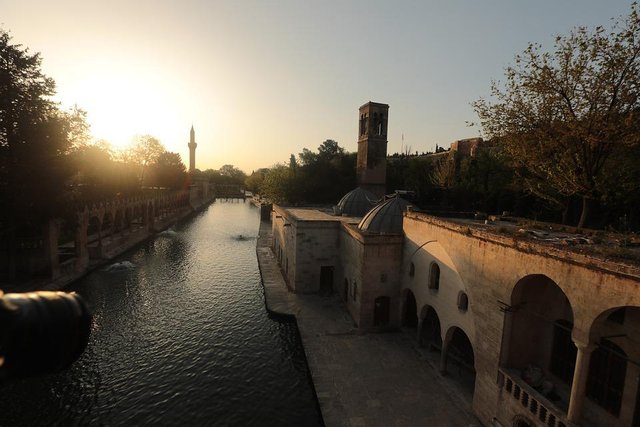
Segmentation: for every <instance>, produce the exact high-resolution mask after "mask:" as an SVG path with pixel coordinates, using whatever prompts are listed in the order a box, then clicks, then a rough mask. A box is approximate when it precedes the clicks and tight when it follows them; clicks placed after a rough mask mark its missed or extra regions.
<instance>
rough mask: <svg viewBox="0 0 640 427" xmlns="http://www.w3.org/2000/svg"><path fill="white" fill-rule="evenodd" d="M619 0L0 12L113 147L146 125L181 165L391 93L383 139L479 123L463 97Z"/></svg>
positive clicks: (66, 5)
mask: <svg viewBox="0 0 640 427" xmlns="http://www.w3.org/2000/svg"><path fill="white" fill-rule="evenodd" d="M629 5H630V1H626V0H625V1H623V0H606V1H604V0H566V1H562V0H535V1H533V0H531V1H525V0H510V1H508V0H501V1H498V0H485V1H481V0H466V1H461V0H460V1H456V0H447V1H445V0H442V1H427V0H423V1H349V0H335V1H329V0H325V1H313V2H312V1H302V0H301V1H278V0H273V1H267V0H264V1H244V0H229V1H213V0H210V1H206V0H200V1H196V0H180V1H178V0H173V1H168V0H135V1H134V0H127V1H121V0H109V1H104V0H100V1H96V0H56V1H50V0H42V1H36V0H0V27H1V28H3V29H4V30H6V31H10V32H11V34H12V36H13V42H14V43H20V44H22V45H24V46H26V47H28V48H29V49H30V50H31V51H33V52H41V54H42V57H43V69H44V71H45V73H46V74H47V75H49V76H50V77H52V78H53V79H55V81H56V82H57V89H58V96H57V99H58V100H59V101H60V102H61V103H62V104H63V106H71V105H73V104H78V105H79V106H80V107H81V108H83V109H85V110H87V112H88V114H89V122H90V123H91V125H92V133H93V135H94V137H96V138H105V139H107V140H109V141H110V142H111V143H112V144H114V146H123V145H126V144H128V143H129V142H130V140H131V138H132V136H133V135H135V134H151V135H154V136H156V137H157V138H159V139H160V140H161V141H162V143H163V144H165V146H167V148H168V149H169V150H170V151H176V152H178V153H180V155H181V156H182V159H183V161H184V162H185V163H187V164H188V148H187V143H188V139H189V128H190V127H191V124H192V123H193V125H194V127H195V130H196V142H197V143H198V149H197V152H196V153H197V156H196V158H197V167H198V168H199V169H202V170H204V169H207V168H215V169H217V168H219V167H220V166H222V165H223V164H229V163H230V164H233V165H236V166H238V167H240V168H241V169H243V170H244V171H245V172H249V173H250V172H251V170H253V169H257V168H259V167H268V166H271V165H273V164H275V163H279V162H284V161H287V160H288V159H289V155H290V154H291V153H294V154H297V153H299V152H300V151H302V148H304V147H307V148H309V149H313V150H315V149H316V148H317V147H318V145H320V144H321V143H322V141H324V140H325V139H335V140H337V141H338V142H339V143H340V145H341V146H343V147H345V148H346V149H347V150H349V151H356V150H357V129H358V107H359V106H360V105H362V104H364V103H365V102H367V101H369V100H371V101H376V102H382V103H386V104H389V105H390V110H389V152H390V153H393V152H396V151H398V152H399V151H401V149H402V146H401V145H402V141H401V139H402V134H404V142H405V145H409V146H411V147H412V149H413V151H416V150H418V151H430V150H433V148H434V146H435V144H439V145H441V146H446V147H447V146H448V145H449V144H450V142H452V141H454V140H456V139H461V138H465V137H472V136H476V135H478V129H476V128H468V127H466V125H465V121H474V120H476V116H475V113H474V112H473V110H472V108H471V106H470V103H471V102H472V101H473V100H475V99H477V98H479V97H481V96H486V95H488V92H489V85H490V81H491V79H492V78H494V79H499V78H501V77H502V75H503V69H504V67H505V66H506V65H508V64H510V63H511V62H512V59H513V57H514V55H515V54H516V53H518V52H521V51H522V50H524V48H525V47H526V46H527V43H528V42H530V41H535V42H540V43H542V44H543V45H544V46H549V47H551V46H552V41H553V36H554V35H555V34H566V33H567V32H568V31H569V30H570V29H571V28H573V27H575V26H577V25H587V26H594V25H600V24H601V25H608V24H609V22H610V21H609V18H612V17H617V16H620V15H626V14H627V13H628V11H629Z"/></svg>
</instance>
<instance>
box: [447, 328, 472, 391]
mask: <svg viewBox="0 0 640 427" xmlns="http://www.w3.org/2000/svg"><path fill="white" fill-rule="evenodd" d="M441 360H442V362H441V366H440V371H441V372H443V373H447V374H449V375H451V376H453V377H455V378H456V380H458V381H459V382H460V383H461V384H462V385H463V386H464V388H465V389H467V390H468V391H471V392H473V390H474V387H475V381H476V368H475V350H474V348H473V344H472V343H471V340H470V339H469V336H468V335H467V333H466V332H465V331H464V330H463V329H462V328H460V327H459V326H452V327H450V328H449V330H447V334H446V336H445V341H444V346H443V349H442V358H441Z"/></svg>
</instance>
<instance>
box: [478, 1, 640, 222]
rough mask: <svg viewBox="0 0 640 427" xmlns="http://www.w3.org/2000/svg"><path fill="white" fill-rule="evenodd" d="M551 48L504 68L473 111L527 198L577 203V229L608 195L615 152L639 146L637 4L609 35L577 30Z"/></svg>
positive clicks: (532, 49) (536, 49) (534, 48)
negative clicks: (576, 199) (594, 205)
mask: <svg viewBox="0 0 640 427" xmlns="http://www.w3.org/2000/svg"><path fill="white" fill-rule="evenodd" d="M554 46H555V49H554V51H553V52H544V51H543V50H542V47H541V46H540V45H538V44H530V45H529V47H528V48H527V49H526V50H525V51H524V52H523V53H522V54H520V55H518V56H516V58H515V65H514V66H509V67H507V69H506V71H505V82H504V85H502V84H500V83H497V82H493V83H492V85H491V94H492V97H493V100H491V101H489V100H485V99H480V100H478V101H476V102H475V103H474V107H475V110H476V112H477V113H478V116H479V117H480V120H481V123H482V126H483V128H484V131H485V132H486V134H487V135H488V136H489V137H490V138H492V139H493V140H494V141H497V142H499V143H500V144H501V145H502V149H503V150H504V152H505V154H506V155H507V156H508V157H509V159H510V160H511V161H512V162H514V164H515V166H516V168H517V170H519V171H520V173H521V175H522V178H523V183H524V185H525V186H526V188H527V189H528V190H529V191H531V192H532V193H535V194H536V195H538V196H540V197H543V198H545V199H547V200H550V201H552V202H553V203H556V204H558V205H564V204H566V200H567V199H569V198H571V197H576V196H577V197H580V198H581V199H582V212H581V216H580V220H579V223H578V227H582V226H584V225H585V224H586V223H587V221H588V219H589V213H590V207H591V205H592V202H593V201H598V200H599V199H600V197H601V195H602V194H603V193H604V192H605V190H606V188H604V186H605V185H606V183H608V180H607V174H608V173H610V171H611V170H613V169H615V165H614V164H613V162H611V159H612V158H613V157H615V153H617V152H618V151H619V150H620V149H622V148H624V146H631V145H636V144H638V142H639V138H640V133H639V130H640V129H639V124H640V120H639V117H638V115H639V114H640V57H639V54H640V18H639V14H638V5H637V4H636V3H634V4H633V5H632V6H631V12H630V14H629V16H628V17H627V18H626V19H619V20H617V21H616V22H615V24H614V25H613V27H612V29H611V31H610V32H607V31H606V30H605V29H604V28H603V27H597V28H595V29H594V30H588V29H587V28H585V27H579V28H576V29H574V30H573V31H571V32H570V33H569V35H568V36H558V37H557V38H556V41H555V45H554Z"/></svg>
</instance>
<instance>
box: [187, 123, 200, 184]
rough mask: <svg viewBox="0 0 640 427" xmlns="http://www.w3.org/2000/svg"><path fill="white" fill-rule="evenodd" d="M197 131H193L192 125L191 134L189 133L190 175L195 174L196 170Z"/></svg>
mask: <svg viewBox="0 0 640 427" xmlns="http://www.w3.org/2000/svg"><path fill="white" fill-rule="evenodd" d="M197 146H198V144H196V131H195V130H193V125H191V132H190V133H189V173H190V174H193V173H194V172H195V170H196V147H197Z"/></svg>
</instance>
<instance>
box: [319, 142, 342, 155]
mask: <svg viewBox="0 0 640 427" xmlns="http://www.w3.org/2000/svg"><path fill="white" fill-rule="evenodd" d="M342 154H344V148H342V147H340V146H339V145H338V143H337V142H336V141H334V140H333V139H327V140H325V141H324V142H323V143H322V144H321V145H320V146H319V147H318V157H320V158H321V159H326V160H331V159H333V158H334V157H336V156H340V155H342Z"/></svg>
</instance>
